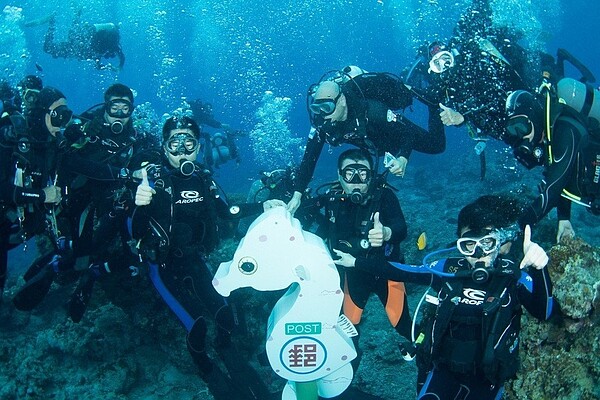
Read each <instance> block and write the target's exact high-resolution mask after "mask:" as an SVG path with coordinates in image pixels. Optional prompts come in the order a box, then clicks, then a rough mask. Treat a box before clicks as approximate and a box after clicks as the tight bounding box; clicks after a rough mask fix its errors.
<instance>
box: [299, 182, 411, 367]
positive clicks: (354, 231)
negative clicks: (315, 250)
mask: <svg viewBox="0 0 600 400" xmlns="http://www.w3.org/2000/svg"><path fill="white" fill-rule="evenodd" d="M341 194H342V192H341V189H338V190H332V191H330V192H329V193H328V194H326V195H322V196H320V197H319V198H318V200H317V199H313V200H312V201H315V200H317V201H316V204H318V205H320V206H322V207H323V208H324V211H325V218H324V221H325V223H324V226H320V227H319V229H318V231H317V233H318V234H319V235H321V236H322V237H323V239H324V240H325V241H326V242H327V243H328V245H329V248H330V249H337V250H341V251H344V252H348V253H350V254H352V255H354V256H355V257H361V256H362V257H366V258H367V259H372V260H377V261H379V262H383V261H385V260H390V261H402V260H403V257H402V255H401V251H400V242H401V241H403V240H404V239H405V238H406V234H407V228H406V221H405V219H404V214H403V213H402V209H401V208H400V203H399V201H398V198H397V197H396V195H395V194H394V192H393V191H392V190H391V189H389V188H378V189H376V190H375V195H374V196H373V197H372V198H371V199H370V200H369V201H367V202H366V203H365V204H356V203H353V202H352V201H350V199H349V198H348V197H347V196H340V195H341ZM312 201H310V200H309V201H307V202H306V203H307V204H306V205H304V207H303V208H302V209H301V210H300V211H302V212H306V211H307V208H306V207H309V205H308V204H309V203H311V202H312ZM375 212H379V213H380V216H379V218H380V222H381V223H382V224H383V225H384V226H387V227H389V228H390V229H391V230H392V236H391V238H390V240H389V241H387V242H384V245H383V246H382V247H371V246H370V245H368V238H367V236H368V232H369V230H370V229H372V227H373V215H374V213H375ZM332 254H333V253H332ZM335 257H336V256H335V255H334V258H335ZM339 271H340V278H341V286H342V287H343V289H344V302H343V312H344V315H346V317H348V319H349V320H350V321H351V322H352V323H353V324H354V325H358V324H359V323H360V321H361V317H362V313H363V310H364V308H365V306H366V305H367V302H368V300H369V297H370V295H371V294H372V293H375V294H376V295H377V297H378V298H379V300H380V301H381V303H382V304H383V306H384V307H385V311H386V313H387V315H388V319H389V321H390V323H391V324H392V326H393V327H394V328H395V329H396V331H397V332H398V333H399V334H400V335H401V336H403V337H405V338H406V339H407V340H408V341H409V342H410V341H411V338H410V326H411V318H410V312H409V309H408V301H407V297H406V290H405V287H404V284H403V283H402V281H391V280H388V279H387V278H385V277H382V276H380V275H377V274H372V273H369V272H365V271H361V270H358V269H347V268H339ZM354 342H355V345H358V337H356V340H354ZM358 362H359V359H358V358H357V360H356V361H355V362H353V364H354V367H355V368H356V367H357V364H358Z"/></svg>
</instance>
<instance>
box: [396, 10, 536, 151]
mask: <svg viewBox="0 0 600 400" xmlns="http://www.w3.org/2000/svg"><path fill="white" fill-rule="evenodd" d="M491 15H492V9H491V6H490V3H489V0H474V1H473V3H472V5H471V7H470V8H469V9H468V10H467V11H466V12H465V13H464V14H463V15H462V16H461V18H460V20H459V21H458V23H457V25H456V27H455V29H454V37H453V38H452V39H451V40H450V41H448V42H447V43H445V42H442V41H434V42H432V43H430V44H429V46H427V48H426V49H425V48H421V49H419V55H418V57H417V60H416V64H415V65H414V66H413V68H412V69H411V70H410V72H409V75H408V76H406V82H407V84H410V85H413V86H415V88H414V90H415V91H417V92H419V93H420V94H421V95H422V96H423V97H424V98H426V99H428V101H430V102H431V103H439V104H440V108H441V109H442V111H441V112H440V118H441V120H442V122H443V123H444V125H446V126H451V125H462V124H463V123H465V121H466V123H467V128H468V129H469V135H470V136H471V137H472V138H474V139H475V140H477V141H478V144H479V143H480V142H481V141H483V140H485V139H486V137H488V136H491V137H493V138H496V139H498V138H500V136H501V134H502V131H503V129H504V108H503V105H504V104H503V101H504V99H506V96H507V94H508V92H509V91H513V90H517V89H527V88H529V87H530V86H531V84H529V76H530V74H529V73H528V71H527V70H526V68H525V67H526V64H527V53H526V51H525V49H523V48H522V47H521V46H519V45H518V44H517V43H516V41H517V39H518V37H517V35H516V34H515V33H511V32H509V30H508V29H507V28H498V27H495V26H493V24H492V19H491ZM425 69H426V71H427V73H426V74H423V73H424V70H425ZM536 72H537V71H536ZM419 76H420V78H421V80H425V81H426V82H427V83H428V85H427V86H426V87H423V86H422V84H420V83H413V82H415V79H416V82H418V81H419ZM484 145H485V143H483V145H480V146H482V147H483V146H484Z"/></svg>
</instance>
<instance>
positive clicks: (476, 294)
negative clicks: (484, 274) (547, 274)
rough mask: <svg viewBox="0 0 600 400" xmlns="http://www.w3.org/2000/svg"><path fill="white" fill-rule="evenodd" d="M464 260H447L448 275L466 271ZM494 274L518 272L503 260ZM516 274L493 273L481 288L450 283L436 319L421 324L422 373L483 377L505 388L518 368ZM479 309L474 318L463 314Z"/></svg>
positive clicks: (466, 281)
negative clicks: (441, 370) (435, 368)
mask: <svg viewBox="0 0 600 400" xmlns="http://www.w3.org/2000/svg"><path fill="white" fill-rule="evenodd" d="M461 260H462V261H463V262H464V259H461V258H449V259H447V260H446V261H445V263H446V264H445V266H444V270H446V271H453V270H454V271H457V270H462V269H464V268H465V267H464V265H462V264H461V263H460V262H461ZM497 262H498V263H499V264H498V266H497V267H496V268H500V269H505V268H509V269H517V270H518V266H516V265H515V264H514V263H512V262H511V261H509V260H504V259H499V260H498V261H497ZM519 275H520V274H517V273H510V274H509V273H506V274H504V273H495V274H493V275H492V278H491V279H490V280H489V281H488V282H487V283H486V284H485V285H482V286H479V285H477V284H474V282H473V280H472V279H471V278H470V277H467V278H456V279H448V280H447V281H445V284H443V285H442V287H441V289H440V290H439V293H438V297H437V303H438V304H437V306H436V310H435V313H434V314H432V315H431V317H430V318H429V319H427V320H426V321H423V324H422V326H423V332H424V339H423V341H422V343H421V345H420V347H419V365H420V368H425V369H430V368H431V367H432V366H433V365H437V366H439V367H440V368H447V369H449V370H450V371H452V372H455V373H460V374H469V375H474V374H476V373H477V371H483V373H484V375H485V377H486V378H487V379H488V380H489V381H490V382H491V383H493V384H502V383H503V382H504V381H506V380H507V379H510V378H511V377H513V376H514V375H515V374H516V372H517V370H518V368H519V332H520V316H521V313H522V310H521V305H520V303H519V301H518V296H517V280H518V276H519ZM467 303H468V304H469V305H470V306H471V308H472V306H477V307H478V309H477V312H476V313H460V312H457V309H458V308H459V307H461V306H463V307H464V304H467Z"/></svg>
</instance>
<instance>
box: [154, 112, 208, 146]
mask: <svg viewBox="0 0 600 400" xmlns="http://www.w3.org/2000/svg"><path fill="white" fill-rule="evenodd" d="M174 129H189V130H191V131H192V133H193V134H194V137H195V138H196V139H200V131H201V130H200V127H199V126H198V124H197V123H196V121H194V120H193V119H191V118H190V117H185V116H184V117H177V116H175V117H171V118H169V119H167V120H166V121H165V124H164V125H163V129H162V134H163V140H167V139H169V136H171V131H172V130H174Z"/></svg>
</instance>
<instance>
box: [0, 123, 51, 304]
mask: <svg viewBox="0 0 600 400" xmlns="http://www.w3.org/2000/svg"><path fill="white" fill-rule="evenodd" d="M29 123H30V128H29V129H28V130H26V131H16V130H15V128H14V125H13V124H12V123H11V122H10V119H9V118H8V117H5V118H3V119H2V122H1V126H0V211H1V214H0V218H1V222H0V290H2V289H4V284H5V281H6V274H7V257H8V250H9V249H10V248H11V247H14V246H15V245H17V244H20V243H22V242H23V241H24V240H25V239H28V238H30V237H32V236H33V235H36V234H40V233H43V232H45V231H46V206H45V204H44V201H45V199H46V196H45V194H44V191H43V188H45V187H47V186H49V185H52V184H54V180H55V178H56V165H57V159H58V145H57V140H56V139H55V138H54V137H52V136H51V135H50V134H49V132H48V130H47V129H46V128H45V127H43V125H42V123H41V121H29ZM17 171H19V173H20V174H21V175H22V186H21V185H16V184H15V183H16V182H15V175H16V174H17ZM19 219H21V222H20V223H19ZM11 232H12V233H13V234H17V235H18V236H19V238H18V239H19V240H20V242H19V243H12V244H11V243H10V236H11ZM0 294H1V292H0ZM0 297H1V296H0Z"/></svg>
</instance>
